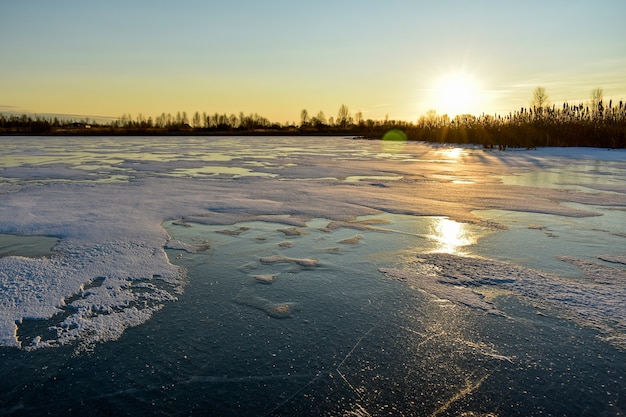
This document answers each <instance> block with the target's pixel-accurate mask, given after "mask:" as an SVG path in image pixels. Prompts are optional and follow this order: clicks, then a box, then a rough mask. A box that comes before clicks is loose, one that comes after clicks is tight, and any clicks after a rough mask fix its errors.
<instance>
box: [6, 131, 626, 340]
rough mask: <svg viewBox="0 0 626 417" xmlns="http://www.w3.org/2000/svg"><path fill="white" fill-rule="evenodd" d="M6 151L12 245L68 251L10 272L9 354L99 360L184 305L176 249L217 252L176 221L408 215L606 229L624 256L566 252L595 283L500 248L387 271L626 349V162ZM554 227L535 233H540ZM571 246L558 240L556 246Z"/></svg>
mask: <svg viewBox="0 0 626 417" xmlns="http://www.w3.org/2000/svg"><path fill="white" fill-rule="evenodd" d="M0 145H1V147H0V149H1V151H0V233H3V234H13V235H27V236H51V237H56V238H59V239H60V242H59V244H58V245H57V246H56V247H55V248H54V251H55V254H54V255H52V256H47V257H40V258H27V257H21V256H7V257H3V258H0V294H1V298H0V344H2V345H5V346H15V347H22V348H28V349H32V348H38V347H46V346H54V345H59V344H65V343H70V342H73V341H77V344H78V346H79V347H80V348H82V349H88V348H89V347H90V346H92V345H93V344H94V343H96V342H99V341H106V340H115V339H116V338H118V337H120V335H121V334H122V333H123V331H124V329H126V328H128V327H130V326H136V325H139V324H141V323H144V322H145V321H146V320H147V319H149V318H150V317H151V315H152V314H153V313H154V312H155V311H157V310H159V309H160V308H162V307H163V306H164V305H165V303H168V302H173V301H174V300H175V299H176V297H177V294H180V292H181V291H184V286H185V273H184V270H182V269H180V268H178V267H176V266H174V265H172V263H170V261H169V259H168V257H167V255H166V252H165V250H164V248H171V249H181V250H185V251H187V252H190V253H195V252H201V251H203V250H207V249H208V248H209V247H210V245H209V244H208V243H207V242H197V244H190V243H183V242H180V241H176V240H174V239H171V238H170V237H169V235H168V233H167V232H166V231H165V229H164V228H163V226H162V224H163V222H164V221H167V220H172V221H176V222H178V224H180V225H184V224H185V223H186V222H188V223H191V222H195V223H204V224H213V225H232V224H235V223H239V222H243V221H266V222H272V223H278V224H282V225H285V226H287V227H296V228H297V227H304V226H306V224H307V222H309V221H310V220H311V219H315V218H324V219H329V220H331V221H335V222H337V223H335V225H337V227H345V225H346V224H348V225H350V226H349V227H352V228H354V229H357V230H365V231H367V230H370V231H371V230H375V229H376V228H377V227H378V226H377V225H376V224H373V225H369V224H362V223H354V222H352V223H351V221H352V220H354V219H356V218H357V217H359V216H368V215H376V214H381V213H395V214H402V215H408V216H446V217H447V218H448V219H450V221H454V222H455V223H457V222H465V223H469V224H472V225H476V226H481V227H484V228H486V229H489V230H493V231H494V233H495V234H498V233H506V232H495V231H497V230H506V229H507V228H508V229H509V230H510V225H506V224H505V223H503V222H502V221H499V218H498V217H493V216H484V215H483V214H482V211H483V210H496V211H497V210H500V211H502V212H517V213H527V214H529V215H531V214H537V215H547V216H554V218H571V219H596V220H590V221H593V222H594V227H593V228H590V229H593V230H590V232H593V233H597V234H600V235H606V234H607V232H610V233H611V236H612V238H613V239H614V240H613V241H616V242H620V243H622V245H621V246H619V245H617V246H616V245H613V246H611V247H603V248H597V253H590V254H589V255H590V256H592V257H594V258H596V262H595V263H594V262H591V261H590V260H589V259H581V257H579V256H578V255H577V256H571V254H570V253H568V252H563V253H560V255H561V256H562V258H561V259H560V260H558V262H561V263H569V264H573V265H576V266H577V267H579V268H582V269H583V270H584V276H585V279H586V281H575V280H574V278H571V277H564V276H560V275H559V274H554V273H553V271H549V272H546V271H542V270H541V265H540V264H539V265H531V266H529V265H527V264H524V265H520V264H518V263H516V254H515V253H516V252H517V251H519V250H520V248H517V247H515V246H514V245H512V246H510V247H508V248H500V249H501V250H502V251H503V252H506V251H508V254H509V255H510V256H508V257H506V258H507V259H504V260H503V259H499V260H498V259H493V260H491V259H485V258H484V256H488V255H489V254H484V253H483V254H481V255H482V256H483V258H479V257H474V256H459V255H460V254H458V253H452V254H446V255H441V254H438V255H437V254H428V253H426V254H424V253H420V250H419V248H414V249H413V250H414V251H415V252H417V253H416V254H415V256H416V257H417V259H419V260H420V261H419V262H415V261H407V262H406V263H405V264H404V265H403V266H402V267H399V268H394V269H383V272H384V273H385V274H386V275H387V276H390V277H392V278H397V279H401V280H404V281H406V282H408V283H409V284H410V285H413V286H416V287H419V288H420V289H422V290H424V291H427V292H430V293H432V295H434V296H436V297H439V298H449V299H452V300H453V301H456V302H461V303H463V304H466V305H470V306H472V307H477V308H480V309H484V310H486V311H489V312H493V313H496V314H501V312H500V311H498V310H497V309H495V308H494V307H493V305H492V304H490V302H489V301H488V300H487V299H486V298H485V296H484V294H482V293H481V289H482V288H483V287H485V286H494V285H495V286H499V287H503V288H505V289H507V290H510V291H512V292H514V293H516V294H519V295H521V296H525V297H529V298H532V299H534V300H536V301H538V302H543V303H546V304H549V305H550V307H551V308H556V309H558V310H560V311H562V313H563V314H564V315H567V316H568V317H572V318H574V319H577V320H580V322H581V323H585V324H588V325H591V326H594V327H597V328H599V329H600V330H601V331H602V332H603V333H604V334H605V335H607V338H611V340H615V341H617V342H616V344H618V345H620V346H624V342H623V335H624V332H625V331H626V330H625V329H626V307H624V304H623V302H622V301H623V299H624V295H626V294H624V291H625V288H626V283H625V282H624V279H623V278H624V272H623V271H624V270H623V263H624V262H623V260H624V256H626V255H625V252H626V249H624V248H626V244H624V243H625V240H626V221H624V220H626V214H625V213H626V211H625V210H626V193H625V189H624V185H623V184H624V180H625V177H626V170H624V168H623V166H624V165H623V164H624V162H625V161H626V152H624V151H616V150H602V149H587V148H585V149H560V148H559V149H557V148H546V149H539V150H533V151H507V152H498V151H485V150H483V149H480V148H475V147H471V146H467V147H453V146H443V145H440V146H433V145H428V144H422V143H407V144H404V145H403V146H402V147H401V148H394V149H389V148H385V146H384V145H385V144H383V143H380V142H378V141H364V140H351V139H346V138H303V137H297V138H290V137H277V138H273V137H254V138H244V137H241V138H210V137H209V138H202V137H175V138H142V137H137V138H134V137H133V138H128V137H124V138H96V137H90V138H80V137H70V138H64V137H46V138H40V137H2V138H0ZM451 149H458V150H456V151H454V152H450V150H451ZM573 172H576V173H577V174H576V175H569V174H570V173H573ZM537 173H550V175H547V176H546V175H543V176H542V175H539V174H537ZM512 175H513V176H512ZM503 178H509V179H508V180H503ZM546 181H547V182H550V183H546ZM603 210H604V211H603ZM609 210H611V212H610V213H609ZM607 219H608V220H610V223H603V222H604V221H608V220H607ZM331 224H332V223H331ZM457 224H458V223H457ZM329 227H330V225H329ZM381 227H382V228H384V226H381ZM546 228H547V229H549V228H550V225H539V227H537V225H536V224H533V225H532V226H530V227H526V230H530V231H532V232H537V233H544V232H545V231H546V230H545V229H546ZM285 230H291V229H285ZM553 234H554V235H556V232H555V233H553ZM285 235H286V237H289V234H288V233H285ZM357 236H360V235H357ZM389 236H390V237H389V238H390V239H392V238H397V236H396V235H395V234H393V233H390V234H389ZM424 238H425V239H429V237H428V236H424ZM359 240H360V238H358V239H357V238H354V239H353V241H352V243H354V244H360V242H359ZM364 241H365V242H367V239H365V240H364ZM613 241H612V242H613ZM542 242H545V240H544V241H542ZM559 244H560V242H559V241H558V240H555V241H554V245H553V246H558V245H559ZM478 245H480V242H479V244H478ZM552 249H553V250H554V248H552ZM468 250H469V251H470V252H471V251H472V249H471V244H470V246H469V249H468ZM555 252H558V250H555ZM500 258H502V257H500ZM305 260H306V261H307V262H309V261H311V260H312V259H308V258H306V259H305ZM266 261H271V262H279V261H280V262H285V261H288V262H292V263H293V262H295V263H296V264H302V263H303V259H299V258H298V259H286V258H282V259H280V258H266ZM604 261H608V262H610V264H602V262H604ZM620 262H621V263H620ZM531 264H532V260H531ZM425 265H430V266H429V269H428V271H429V272H428V271H427V272H424V266H425ZM255 297H257V296H254V295H250V294H248V293H246V292H245V291H244V292H243V293H241V294H239V295H238V296H237V300H238V302H240V303H243V304H247V305H251V306H253V307H255V308H258V309H261V310H263V311H266V312H268V314H270V313H271V314H278V315H281V314H285V315H290V314H292V310H293V305H292V304H289V303H282V302H280V303H279V304H272V302H270V301H268V300H265V299H263V298H258V297H257V298H255ZM276 306H278V307H276ZM280 306H283V307H280ZM28 320H45V321H46V322H47V323H49V325H50V328H51V329H52V330H53V331H52V333H51V334H49V335H35V336H33V337H32V340H23V339H21V338H20V337H19V336H18V333H19V328H20V326H22V324H23V323H24V322H26V321H28Z"/></svg>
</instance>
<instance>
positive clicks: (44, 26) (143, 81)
mask: <svg viewBox="0 0 626 417" xmlns="http://www.w3.org/2000/svg"><path fill="white" fill-rule="evenodd" d="M625 22H626V1H624V0H611V1H608V0H597V1H575V0H567V1H561V0H554V1H551V0H542V1H537V0H525V1H485V0H483V1H481V0H473V1H451V0H448V1H420V0H410V1H401V0H388V1H386V2H373V1H371V2H369V1H368V2H363V1H338V0H334V1H327V0H319V1H316V2H304V1H295V0H285V1H282V0H265V1H256V0H255V1H252V0H235V1H228V2H215V1H184V0H181V1H177V2H173V1H167V2H165V1H159V0H156V1H154V0H153V1H133V0H125V1H118V0H109V1H107V2H95V1H84V0H81V1H74V0H71V1H69V0H60V1H58V2H52V1H47V0H46V1H43V0H25V1H10V2H5V3H4V4H3V5H2V7H1V10H0V39H2V42H0V112H34V113H59V114H77V115H92V116H93V115H97V116H120V115H121V114H123V113H130V114H132V115H133V116H136V115H137V114H138V113H142V114H143V115H145V116H156V115H158V114H160V113H161V112H166V113H168V112H170V113H176V112H177V111H186V112H188V113H189V114H191V113H193V112H195V111H199V112H203V111H206V112H208V113H214V112H220V113H228V114H230V113H236V114H238V113H239V112H240V111H243V112H244V113H246V114H248V113H253V112H256V113H258V114H260V115H262V116H265V117H267V118H269V119H270V120H272V121H277V122H281V123H284V122H286V121H296V122H297V121H299V118H300V111H301V110H302V109H307V110H308V112H309V114H311V115H315V114H317V112H318V111H320V110H321V111H323V112H324V113H325V115H326V116H327V117H330V116H336V113H337V109H338V108H339V106H340V105H341V104H346V105H347V106H348V107H349V108H350V110H351V111H352V112H357V111H361V112H362V113H363V116H364V117H365V118H369V117H371V118H384V117H385V115H389V117H390V118H395V119H403V120H416V119H417V118H418V117H419V116H420V115H422V114H424V113H425V112H426V111H428V110H429V109H435V110H437V111H438V113H440V114H443V113H450V114H454V113H459V112H461V113H465V112H469V113H475V114H477V113H482V112H486V113H495V112H497V113H500V114H504V113H508V112H509V111H512V110H515V109H517V108H519V107H521V106H527V105H528V104H529V102H530V100H531V96H532V90H533V89H534V88H535V87H536V86H544V87H545V88H546V91H547V93H548V95H549V97H550V100H551V101H552V102H553V103H556V104H557V105H560V104H562V103H563V102H564V101H566V100H567V101H586V100H588V99H589V97H590V92H591V90H592V89H593V88H596V87H602V88H603V90H604V96H605V98H607V99H608V98H613V99H614V100H616V101H619V100H620V99H625V100H626V23H625Z"/></svg>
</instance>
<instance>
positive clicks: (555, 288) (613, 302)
mask: <svg viewBox="0 0 626 417" xmlns="http://www.w3.org/2000/svg"><path fill="white" fill-rule="evenodd" d="M561 260H562V261H564V262H570V263H573V264H575V265H577V266H578V267H580V268H581V269H582V270H583V272H584V274H585V278H584V279H583V280H574V279H568V278H564V277H561V276H558V275H554V274H547V273H545V272H542V271H538V270H535V269H532V268H527V267H524V266H520V265H515V264H512V263H510V262H500V261H494V260H489V259H484V258H479V257H461V256H456V255H451V254H444V253H439V254H432V253H431V254H419V255H417V256H416V259H415V261H414V262H412V263H409V264H408V265H407V267H406V268H405V269H402V270H398V269H384V268H383V269H381V272H382V273H383V274H385V275H386V276H387V277H389V278H391V279H396V280H399V281H403V282H406V283H407V284H409V285H410V286H412V287H415V288H417V289H420V290H423V291H425V292H427V293H429V294H431V295H433V296H435V297H438V298H440V299H447V300H450V301H452V302H455V303H459V304H464V305H467V306H470V307H473V308H479V309H482V310H485V311H487V312H489V313H493V314H500V315H504V313H502V312H501V311H499V310H498V309H496V308H495V307H494V306H493V304H492V303H491V302H489V301H488V299H487V298H486V296H487V295H488V293H489V290H491V289H492V288H494V287H497V288H500V289H503V290H506V291H510V292H513V293H515V294H517V295H520V296H523V297H526V298H528V299H529V300H531V301H532V302H533V303H536V304H537V305H542V306H547V307H551V308H556V309H558V310H559V311H560V312H561V314H563V315H564V316H567V317H569V318H572V319H574V320H576V321H578V322H579V323H581V324H584V325H588V326H592V327H594V328H596V329H598V330H600V331H601V332H603V333H604V334H605V335H606V337H607V339H610V340H611V341H612V342H613V343H614V344H617V345H620V346H621V347H622V348H624V349H626V307H625V306H624V303H623V300H624V299H626V298H625V297H626V285H625V284H626V271H625V270H623V269H619V268H614V267H610V266H605V265H600V264H597V263H594V262H589V261H585V260H581V259H577V258H570V257H562V258H561Z"/></svg>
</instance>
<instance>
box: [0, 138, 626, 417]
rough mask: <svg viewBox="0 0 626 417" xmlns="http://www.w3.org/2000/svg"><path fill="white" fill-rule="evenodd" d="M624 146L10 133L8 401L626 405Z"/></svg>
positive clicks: (69, 410)
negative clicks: (488, 146)
mask: <svg viewBox="0 0 626 417" xmlns="http://www.w3.org/2000/svg"><path fill="white" fill-rule="evenodd" d="M624 300H626V152H624V151H616V150H611V151H608V150H602V149H587V148H585V149H582V148H575V149H557V148H545V149H539V150H529V151H526V150H523V151H522V150H512V151H504V152H499V151H493V150H492V151H485V150H483V149H482V148H474V147H458V146H452V145H428V144H423V143H403V142H391V143H388V142H381V141H366V140H353V139H347V138H309V137H228V138H227V137H208V138H203V137H158V138H152V137H150V138H143V137H119V138H111V137H103V138H97V137H90V138H81V137H0V357H1V358H2V362H1V365H0V376H1V377H2V378H1V382H0V415H8V416H22V415H23V416H38V415H58V414H62V413H63V414H75V415H87V414H88V415H129V416H130V415H132V416H137V415H193V414H197V415H224V416H229V415H231V416H240V415H245V416H292V415H328V416H370V415H371V416H387V415H388V416H397V415H404V416H468V417H469V416H532V415H537V416H538V415H552V416H573V415H587V416H598V415H606V416H620V415H624V414H626V389H625V388H624V385H625V381H624V376H625V375H626V306H625V305H624Z"/></svg>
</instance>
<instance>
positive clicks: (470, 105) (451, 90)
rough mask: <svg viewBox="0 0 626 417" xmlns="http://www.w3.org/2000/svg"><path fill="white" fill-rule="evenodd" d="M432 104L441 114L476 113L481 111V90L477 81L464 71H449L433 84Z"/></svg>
mask: <svg viewBox="0 0 626 417" xmlns="http://www.w3.org/2000/svg"><path fill="white" fill-rule="evenodd" d="M432 91H433V97H432V99H433V105H434V107H435V109H436V110H437V111H438V112H439V113H441V114H447V115H448V116H450V117H454V116H456V115H458V114H463V113H470V114H476V113H479V112H480V111H481V104H482V92H481V87H480V85H479V83H478V82H477V81H476V80H475V79H474V78H473V77H471V76H469V75H467V74H464V73H450V74H446V75H444V76H442V77H441V78H439V79H437V80H436V81H435V83H434V86H433V90H432Z"/></svg>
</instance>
